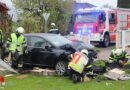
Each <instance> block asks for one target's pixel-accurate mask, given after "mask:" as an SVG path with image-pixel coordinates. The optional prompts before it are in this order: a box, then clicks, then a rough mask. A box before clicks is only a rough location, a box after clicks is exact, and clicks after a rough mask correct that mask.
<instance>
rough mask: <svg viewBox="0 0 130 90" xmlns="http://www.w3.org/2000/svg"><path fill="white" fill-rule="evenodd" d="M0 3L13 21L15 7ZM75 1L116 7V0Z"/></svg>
mask: <svg viewBox="0 0 130 90" xmlns="http://www.w3.org/2000/svg"><path fill="white" fill-rule="evenodd" d="M0 1H2V2H4V3H5V4H6V5H7V6H8V7H9V9H10V11H9V14H10V15H13V16H14V17H13V19H16V11H15V7H14V6H13V4H12V2H11V0H0ZM76 1H80V2H88V3H91V4H94V5H96V6H102V5H106V4H108V5H110V6H112V7H117V0H76Z"/></svg>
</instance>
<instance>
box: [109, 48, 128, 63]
mask: <svg viewBox="0 0 130 90" xmlns="http://www.w3.org/2000/svg"><path fill="white" fill-rule="evenodd" d="M128 56H129V55H128V54H127V52H126V51H125V50H124V49H122V55H120V56H118V57H117V56H116V55H115V49H114V50H112V53H111V55H110V57H109V60H108V62H114V61H116V62H117V61H118V60H122V61H128Z"/></svg>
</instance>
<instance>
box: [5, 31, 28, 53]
mask: <svg viewBox="0 0 130 90" xmlns="http://www.w3.org/2000/svg"><path fill="white" fill-rule="evenodd" d="M7 43H9V44H10V47H9V50H10V51H12V52H15V51H16V50H17V51H18V52H19V53H21V54H22V53H23V48H22V47H23V46H26V41H25V39H24V36H23V35H20V36H19V37H17V35H16V34H15V33H12V34H11V36H10V38H8V40H7Z"/></svg>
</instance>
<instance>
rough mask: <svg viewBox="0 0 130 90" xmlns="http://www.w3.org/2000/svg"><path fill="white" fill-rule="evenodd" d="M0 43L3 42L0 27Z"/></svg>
mask: <svg viewBox="0 0 130 90" xmlns="http://www.w3.org/2000/svg"><path fill="white" fill-rule="evenodd" d="M0 43H3V33H2V30H1V29H0Z"/></svg>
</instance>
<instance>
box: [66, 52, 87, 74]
mask: <svg viewBox="0 0 130 90" xmlns="http://www.w3.org/2000/svg"><path fill="white" fill-rule="evenodd" d="M87 63H88V58H87V57H86V56H85V55H83V54H82V53H80V52H76V53H75V54H74V56H73V58H72V60H71V62H70V63H69V65H68V66H69V67H71V68H72V69H73V70H75V71H77V72H79V73H82V71H83V69H84V67H85V66H86V65H87Z"/></svg>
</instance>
